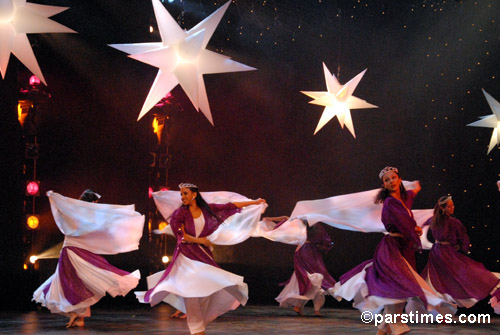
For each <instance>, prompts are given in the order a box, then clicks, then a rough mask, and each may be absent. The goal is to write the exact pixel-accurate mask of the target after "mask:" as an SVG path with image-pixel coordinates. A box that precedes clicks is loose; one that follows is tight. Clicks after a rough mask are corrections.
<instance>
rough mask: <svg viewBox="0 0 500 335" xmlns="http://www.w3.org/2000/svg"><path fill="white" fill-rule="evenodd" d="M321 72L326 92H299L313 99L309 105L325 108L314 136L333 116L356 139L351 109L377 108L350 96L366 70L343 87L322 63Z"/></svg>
mask: <svg viewBox="0 0 500 335" xmlns="http://www.w3.org/2000/svg"><path fill="white" fill-rule="evenodd" d="M323 71H324V72H325V81H326V87H327V90H328V91H326V92H324V91H323V92H309V91H301V92H302V93H304V94H305V95H307V96H309V97H311V98H313V99H314V100H312V101H309V103H310V104H315V105H320V106H325V109H324V110H323V114H322V115H321V118H320V120H319V122H318V125H317V126H316V130H315V131H314V135H316V133H317V132H318V131H319V130H320V129H321V128H323V126H324V125H325V124H327V123H328V121H330V120H331V119H332V118H333V117H334V116H337V119H338V120H339V123H340V126H341V127H342V128H344V124H345V125H346V127H347V129H349V131H350V132H351V134H352V136H354V138H356V134H355V133H354V125H353V124H352V118H351V111H350V110H351V109H361V108H378V106H375V105H372V104H370V103H368V102H366V101H365V100H362V99H359V98H356V97H355V96H353V95H352V94H353V93H354V90H355V89H356V86H358V84H359V82H360V80H361V78H363V75H364V74H365V72H366V69H365V70H364V71H363V72H361V73H360V74H358V75H357V76H356V77H354V78H352V79H351V80H349V82H348V83H347V84H345V85H342V84H340V83H339V81H338V80H337V78H336V77H335V75H334V74H332V73H330V71H329V70H328V68H327V67H326V65H325V63H323Z"/></svg>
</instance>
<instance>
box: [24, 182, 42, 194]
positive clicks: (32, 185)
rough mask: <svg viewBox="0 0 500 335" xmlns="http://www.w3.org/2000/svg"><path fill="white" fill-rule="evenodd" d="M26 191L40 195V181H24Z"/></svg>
mask: <svg viewBox="0 0 500 335" xmlns="http://www.w3.org/2000/svg"><path fill="white" fill-rule="evenodd" d="M26 193H27V194H29V195H32V196H37V195H40V182H39V181H36V180H30V181H28V182H27V183H26Z"/></svg>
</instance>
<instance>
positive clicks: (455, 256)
mask: <svg viewBox="0 0 500 335" xmlns="http://www.w3.org/2000/svg"><path fill="white" fill-rule="evenodd" d="M454 212H455V205H454V203H453V200H452V199H451V196H443V197H441V198H439V200H438V202H437V203H436V206H435V207H434V216H433V217H432V218H430V219H429V220H428V222H427V223H426V224H430V229H431V231H432V235H433V236H434V239H435V240H436V242H435V243H434V245H433V246H432V249H431V251H430V253H429V260H428V262H427V266H426V267H425V269H424V271H423V272H422V277H423V278H424V279H426V281H427V282H428V283H429V284H430V285H431V286H432V287H433V288H434V289H435V290H436V291H437V292H439V293H440V294H442V295H443V298H444V299H445V300H446V301H447V302H449V303H452V304H458V305H459V306H460V307H467V308H469V307H472V306H474V305H475V304H476V303H477V302H478V301H479V300H482V299H484V298H486V297H487V296H488V295H490V294H491V296H492V298H491V299H490V303H491V305H492V307H493V308H494V310H495V312H496V313H500V304H499V303H498V301H499V300H500V280H499V279H498V277H497V276H495V275H494V274H493V273H491V272H490V271H488V270H486V268H485V267H484V265H483V264H481V263H479V262H476V261H473V260H472V259H470V258H469V257H467V256H466V254H467V251H468V250H469V237H468V236H467V232H466V229H465V227H464V225H463V224H462V223H461V222H460V221H459V220H457V219H456V218H454V217H453V213H454Z"/></svg>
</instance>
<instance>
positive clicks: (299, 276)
mask: <svg viewBox="0 0 500 335" xmlns="http://www.w3.org/2000/svg"><path fill="white" fill-rule="evenodd" d="M287 219H288V217H286V216H281V217H273V218H264V219H263V220H269V221H275V222H279V223H278V224H277V225H276V227H275V229H276V228H279V227H280V226H281V225H282V224H284V223H286V222H287ZM302 222H303V224H305V225H306V227H307V240H306V241H305V242H304V243H301V244H299V245H298V246H297V249H296V250H295V253H294V257H293V268H294V272H293V274H292V276H291V277H290V279H288V281H287V282H286V283H284V284H285V287H284V288H283V290H282V291H281V293H280V294H279V296H278V297H277V298H276V300H277V301H278V302H279V303H280V307H293V310H294V311H295V312H296V313H297V314H299V315H304V311H303V309H304V306H305V304H306V303H307V302H308V301H309V300H312V301H313V305H314V314H315V315H317V316H321V313H320V309H321V307H323V305H324V303H325V295H326V294H331V295H333V287H334V286H335V283H336V281H335V279H333V277H332V276H331V275H330V273H328V270H327V268H326V266H325V263H324V262H323V258H322V256H321V252H324V253H326V252H328V251H329V250H330V249H331V248H332V241H331V239H330V236H329V235H328V233H327V232H326V230H325V228H324V227H323V226H322V225H321V223H316V224H315V225H313V226H312V227H309V225H308V224H307V221H302Z"/></svg>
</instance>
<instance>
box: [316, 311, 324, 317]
mask: <svg viewBox="0 0 500 335" xmlns="http://www.w3.org/2000/svg"><path fill="white" fill-rule="evenodd" d="M314 315H316V316H323V314H321V312H320V311H314Z"/></svg>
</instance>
